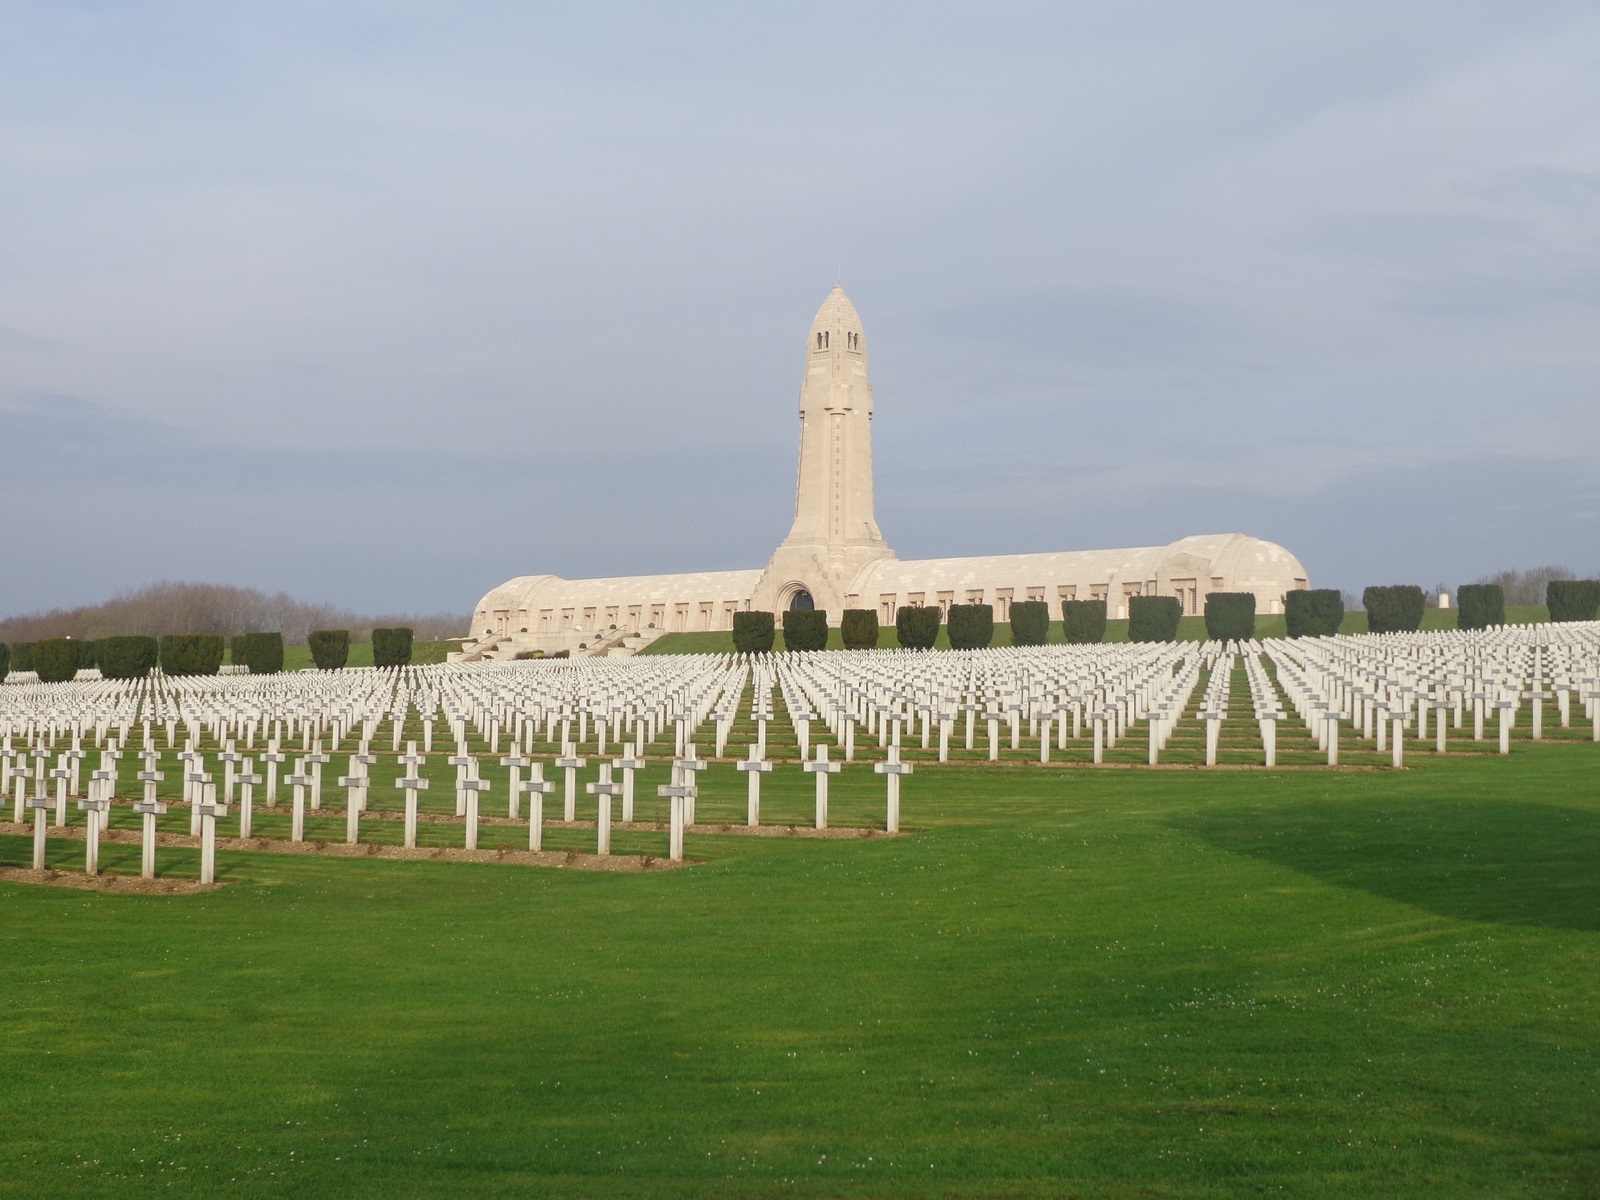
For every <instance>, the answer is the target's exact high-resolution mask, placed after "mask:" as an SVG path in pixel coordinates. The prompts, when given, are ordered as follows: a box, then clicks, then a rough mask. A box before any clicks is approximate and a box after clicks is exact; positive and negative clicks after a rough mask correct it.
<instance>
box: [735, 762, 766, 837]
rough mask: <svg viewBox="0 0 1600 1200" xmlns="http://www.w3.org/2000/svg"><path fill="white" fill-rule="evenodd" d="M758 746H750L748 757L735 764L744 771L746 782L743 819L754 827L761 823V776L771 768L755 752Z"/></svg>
mask: <svg viewBox="0 0 1600 1200" xmlns="http://www.w3.org/2000/svg"><path fill="white" fill-rule="evenodd" d="M759 749H760V747H759V746H756V745H752V746H751V747H750V757H749V758H747V759H745V760H744V761H742V762H740V763H737V764H735V765H736V766H737V767H738V769H739V770H741V771H743V772H745V774H746V777H747V779H748V783H747V784H746V787H745V792H746V799H745V819H744V823H745V824H746V825H748V826H750V828H752V829H754V828H755V827H756V826H757V825H760V824H761V776H762V775H764V774H765V773H766V772H768V771H770V770H772V764H771V763H769V762H762V761H761V755H760V754H758V753H757V751H758V750H759Z"/></svg>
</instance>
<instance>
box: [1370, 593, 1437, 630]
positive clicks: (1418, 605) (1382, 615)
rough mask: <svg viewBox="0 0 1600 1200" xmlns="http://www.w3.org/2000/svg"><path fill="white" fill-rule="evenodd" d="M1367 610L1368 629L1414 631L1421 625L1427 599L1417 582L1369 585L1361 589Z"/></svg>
mask: <svg viewBox="0 0 1600 1200" xmlns="http://www.w3.org/2000/svg"><path fill="white" fill-rule="evenodd" d="M1361 605H1362V607H1363V608H1365V609H1366V610H1367V629H1368V631H1369V632H1371V633H1414V632H1416V631H1417V630H1418V629H1421V628H1422V614H1423V613H1424V612H1425V611H1426V610H1427V607H1428V600H1427V597H1426V596H1424V595H1423V594H1422V589H1421V588H1419V587H1418V586H1417V585H1416V584H1414V583H1400V584H1395V585H1394V586H1393V587H1369V588H1368V589H1367V590H1366V591H1364V592H1362V593H1361Z"/></svg>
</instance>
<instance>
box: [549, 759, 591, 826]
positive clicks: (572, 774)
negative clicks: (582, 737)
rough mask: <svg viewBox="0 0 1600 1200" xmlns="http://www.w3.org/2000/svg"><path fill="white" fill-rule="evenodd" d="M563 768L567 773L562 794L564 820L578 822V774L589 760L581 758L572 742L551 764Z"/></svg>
mask: <svg viewBox="0 0 1600 1200" xmlns="http://www.w3.org/2000/svg"><path fill="white" fill-rule="evenodd" d="M551 765H552V766H556V767H559V768H561V770H563V771H565V772H566V773H567V777H566V782H565V784H564V785H563V789H562V793H561V801H562V809H561V811H562V818H561V819H562V820H564V821H576V820H577V819H578V772H579V771H580V770H582V769H583V768H584V767H586V766H588V765H589V760H588V759H586V758H579V757H578V755H577V751H576V749H575V748H574V747H573V745H572V743H571V742H567V743H566V745H565V747H564V748H563V752H562V755H561V757H560V758H558V759H556V761H555V762H554V763H553V764H551Z"/></svg>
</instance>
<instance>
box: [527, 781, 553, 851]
mask: <svg viewBox="0 0 1600 1200" xmlns="http://www.w3.org/2000/svg"><path fill="white" fill-rule="evenodd" d="M522 790H523V791H524V792H526V793H527V796H528V849H529V850H543V849H544V798H545V797H546V796H548V795H549V794H550V793H551V792H553V791H555V790H556V785H555V784H554V783H551V782H550V781H549V780H548V779H546V778H545V777H544V764H543V763H541V762H539V761H538V760H537V759H536V760H534V762H532V763H530V764H529V766H528V782H527V783H525V784H523V785H522Z"/></svg>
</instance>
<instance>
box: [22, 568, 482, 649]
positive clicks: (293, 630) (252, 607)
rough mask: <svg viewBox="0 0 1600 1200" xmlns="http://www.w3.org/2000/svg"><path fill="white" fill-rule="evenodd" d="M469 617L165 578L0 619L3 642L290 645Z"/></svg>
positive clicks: (460, 626) (436, 628)
mask: <svg viewBox="0 0 1600 1200" xmlns="http://www.w3.org/2000/svg"><path fill="white" fill-rule="evenodd" d="M467 621H468V618H467V617H466V616H462V615H458V614H455V613H431V614H394V615H384V616H377V617H372V616H365V615H363V614H361V613H356V612H351V611H349V610H347V609H342V608H338V607H335V606H334V605H331V604H307V603H305V602H304V601H301V600H296V599H295V598H294V597H293V596H290V595H289V594H288V593H286V592H278V593H276V594H275V595H268V594H267V593H266V592H259V591H256V590H255V589H254V588H238V587H228V586H227V585H225V584H215V583H170V582H169V583H153V584H150V585H149V586H148V587H142V588H139V589H137V590H135V591H131V592H122V593H120V594H118V595H116V596H113V597H112V598H111V599H110V600H107V601H105V602H104V603H103V604H96V605H91V606H87V607H84V608H57V609H51V610H50V611H49V612H42V613H28V614H25V615H22V616H16V617H9V618H7V619H5V620H3V621H0V641H4V642H32V641H37V640H38V639H40V638H46V637H76V638H102V637H112V636H115V635H118V634H146V635H149V636H150V637H160V636H161V635H162V634H166V633H220V634H224V635H231V634H235V633H256V632H268V633H273V632H275V633H281V634H283V640H284V641H285V642H288V643H289V644H290V645H304V644H305V641H306V638H307V636H308V635H309V634H310V632H311V631H312V630H313V629H348V630H350V632H351V635H352V636H353V637H355V639H356V640H357V641H364V640H366V639H367V638H369V637H370V636H371V630H372V628H373V627H374V626H380V627H381V626H396V625H401V626H407V627H409V628H411V629H412V630H414V631H415V633H416V637H417V640H418V641H437V640H440V639H442V638H451V637H460V636H462V634H463V633H464V632H465V630H466V628H467Z"/></svg>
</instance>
